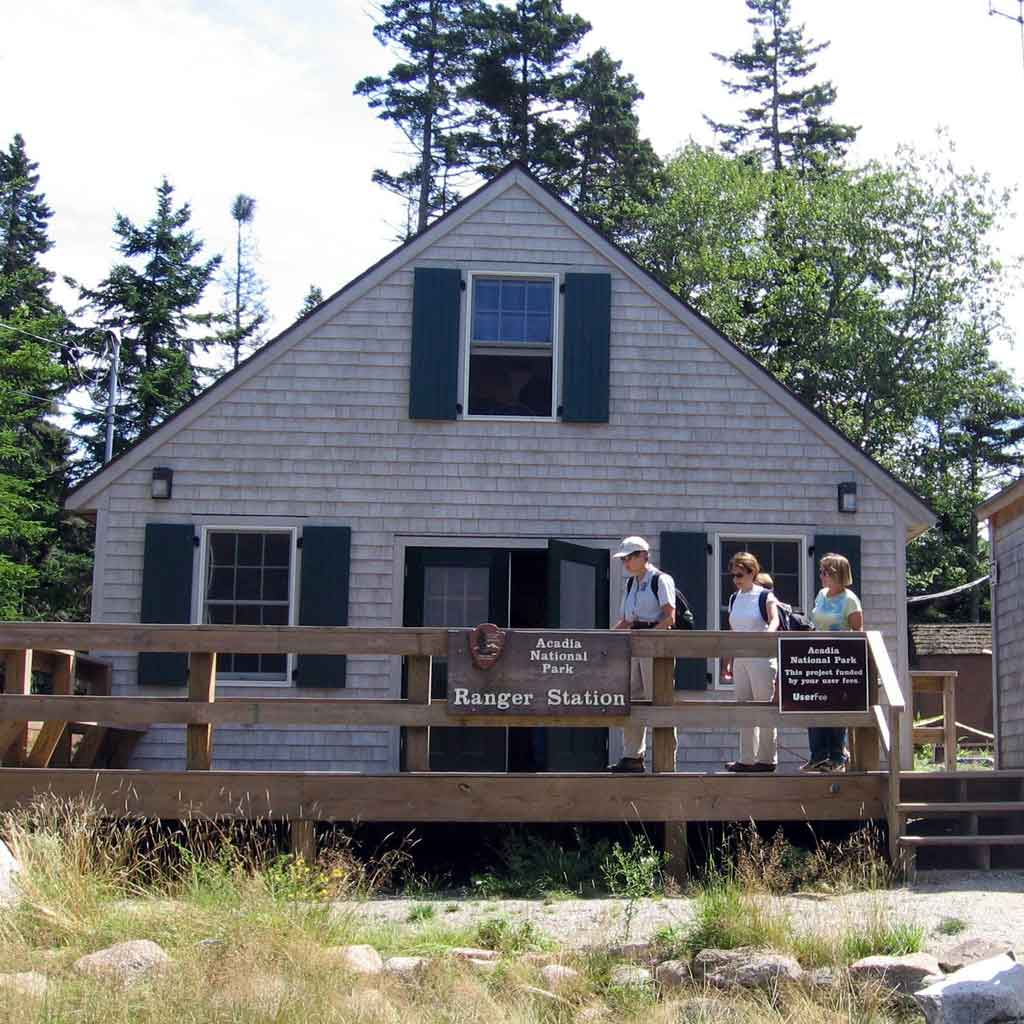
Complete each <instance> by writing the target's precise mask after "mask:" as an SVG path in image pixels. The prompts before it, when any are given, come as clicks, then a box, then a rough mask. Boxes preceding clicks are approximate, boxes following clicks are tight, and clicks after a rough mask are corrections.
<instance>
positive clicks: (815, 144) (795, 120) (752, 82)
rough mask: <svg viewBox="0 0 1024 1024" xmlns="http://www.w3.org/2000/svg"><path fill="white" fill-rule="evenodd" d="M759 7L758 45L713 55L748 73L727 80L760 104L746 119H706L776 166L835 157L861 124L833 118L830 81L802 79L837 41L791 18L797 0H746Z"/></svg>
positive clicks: (755, 21) (727, 140)
mask: <svg viewBox="0 0 1024 1024" xmlns="http://www.w3.org/2000/svg"><path fill="white" fill-rule="evenodd" d="M746 3H747V7H748V8H750V10H751V11H753V12H754V16H753V17H751V18H749V19H748V24H750V25H752V26H753V28H754V40H753V45H752V48H751V49H750V50H748V51H744V50H737V51H736V52H735V53H733V54H731V55H728V56H726V55H724V54H721V53H716V54H714V57H715V59H716V60H719V61H721V62H722V63H723V64H727V65H729V66H730V67H732V68H734V69H735V70H736V71H738V72H740V73H741V74H742V75H744V76H745V77H744V79H743V80H741V81H737V82H730V81H723V82H722V84H723V85H724V86H725V87H726V89H728V91H729V92H730V93H731V94H733V95H735V94H738V93H739V94H749V95H752V96H754V97H756V98H757V100H759V101H760V102H759V103H757V105H756V106H752V107H748V108H747V109H746V110H744V111H743V120H742V122H741V123H740V124H728V123H718V122H715V121H712V120H711V119H710V118H708V117H705V120H706V121H707V122H708V124H709V125H710V126H711V127H712V128H713V129H714V130H715V132H716V133H717V134H718V135H719V136H721V137H722V139H723V142H722V148H723V149H724V150H725V151H726V152H727V153H733V154H757V155H758V156H759V157H761V158H764V157H765V156H767V158H768V162H769V164H770V166H771V167H772V168H773V169H774V170H776V171H780V170H782V168H783V167H787V166H789V167H799V168H803V169H805V170H807V169H813V168H814V167H817V166H821V165H824V164H827V163H829V162H834V161H835V160H837V159H839V158H841V157H842V155H843V153H844V152H845V150H846V147H847V146H848V145H849V144H850V143H851V142H853V140H854V139H855V138H856V136H857V131H858V129H857V128H855V127H853V126H852V125H846V124H840V123H838V122H836V121H832V120H830V119H829V117H828V115H827V111H828V108H829V107H831V106H832V104H833V103H835V100H836V90H835V87H834V86H833V85H832V83H831V82H827V81H826V82H820V83H818V84H816V85H803V86H802V85H800V84H799V83H800V82H801V80H802V79H805V78H807V76H808V75H810V74H811V73H812V72H813V71H814V70H815V68H816V67H817V65H816V64H815V63H814V62H813V61H812V60H811V58H812V57H814V55H815V54H817V53H820V52H821V51H822V50H824V49H826V48H827V47H828V46H829V45H830V44H829V43H827V42H825V43H813V42H812V41H811V40H809V39H805V38H804V27H805V26H803V25H799V26H793V25H791V24H790V0H746Z"/></svg>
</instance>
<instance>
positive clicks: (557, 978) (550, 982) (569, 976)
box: [540, 964, 580, 992]
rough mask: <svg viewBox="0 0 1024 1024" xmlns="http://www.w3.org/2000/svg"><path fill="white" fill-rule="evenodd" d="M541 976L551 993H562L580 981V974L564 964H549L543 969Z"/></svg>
mask: <svg viewBox="0 0 1024 1024" xmlns="http://www.w3.org/2000/svg"><path fill="white" fill-rule="evenodd" d="M540 975H541V977H542V978H543V979H544V984H545V985H546V986H547V989H548V991H549V992H561V991H563V990H564V989H567V988H572V987H573V986H574V985H575V984H576V983H577V982H578V981H579V977H580V972H579V971H576V970H573V968H571V967H565V966H563V965H562V964H548V965H547V967H542V968H541V970H540Z"/></svg>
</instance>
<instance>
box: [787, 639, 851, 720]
mask: <svg viewBox="0 0 1024 1024" xmlns="http://www.w3.org/2000/svg"><path fill="white" fill-rule="evenodd" d="M779 710H780V711H816V712H817V711H824V712H828V711H867V710H868V642H867V639H866V638H864V637H856V636H837V637H830V636H829V635H828V633H800V634H798V635H785V636H784V635H781V634H780V636H779Z"/></svg>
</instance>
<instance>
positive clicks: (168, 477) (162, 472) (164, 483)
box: [149, 466, 174, 501]
mask: <svg viewBox="0 0 1024 1024" xmlns="http://www.w3.org/2000/svg"><path fill="white" fill-rule="evenodd" d="M173 483H174V470H173V469H170V468H169V467H168V466H155V467H154V468H153V479H152V480H151V481H150V484H149V496H150V497H151V498H156V499H157V501H166V500H167V499H168V498H169V497H170V496H171V487H172V485H173Z"/></svg>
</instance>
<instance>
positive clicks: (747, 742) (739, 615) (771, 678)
mask: <svg viewBox="0 0 1024 1024" xmlns="http://www.w3.org/2000/svg"><path fill="white" fill-rule="evenodd" d="M729 572H730V574H731V575H732V581H733V583H734V584H735V586H736V592H735V593H734V594H733V595H732V598H731V599H730V601H729V628H730V629H735V630H738V631H740V632H744V633H761V632H767V633H774V632H775V631H776V630H777V629H778V628H779V604H778V601H776V600H775V595H774V594H773V593H772V592H771V591H770V590H767V589H765V588H764V587H762V586H760V585H759V584H758V583H757V582H756V579H757V576H758V574H759V573H760V572H761V566H760V564H759V562H758V561H757V558H756V557H755V556H754V555H752V554H751V553H750V552H749V551H741V552H739V553H738V554H735V555H733V556H732V558H731V559H730V560H729ZM762 595H764V596H762ZM766 619H767V621H766ZM727 670H728V669H727ZM732 676H733V682H734V684H735V686H736V700H738V701H749V700H761V701H770V700H771V699H772V693H773V691H774V689H775V665H774V664H773V662H772V659H771V658H733V659H732ZM775 757H776V734H775V730H774V729H762V728H760V727H759V726H754V727H753V728H746V729H740V756H739V760H738V761H731V762H730V763H729V764H727V765H726V766H725V768H726V771H730V772H773V771H775Z"/></svg>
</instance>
